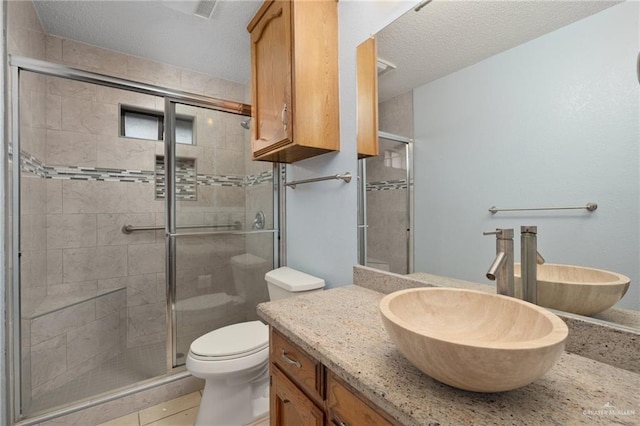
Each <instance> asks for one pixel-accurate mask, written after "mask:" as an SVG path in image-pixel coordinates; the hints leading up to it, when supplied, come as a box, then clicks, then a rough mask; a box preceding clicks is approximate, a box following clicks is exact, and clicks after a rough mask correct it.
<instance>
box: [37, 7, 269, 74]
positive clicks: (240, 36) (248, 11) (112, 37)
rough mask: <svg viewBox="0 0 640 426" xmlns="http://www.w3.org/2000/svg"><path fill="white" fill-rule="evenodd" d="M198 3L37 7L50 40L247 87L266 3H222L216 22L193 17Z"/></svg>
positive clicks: (214, 13)
mask: <svg viewBox="0 0 640 426" xmlns="http://www.w3.org/2000/svg"><path fill="white" fill-rule="evenodd" d="M197 3H198V2H196V1H189V0H181V1H159V0H146V1H112V0H106V1H101V0H90V1H89V0H85V1H62V0H45V1H34V5H35V7H36V11H37V13H38V16H39V17H40V21H41V22H42V25H43V27H44V29H45V31H46V32H47V33H48V34H51V35H55V36H60V37H64V38H69V39H72V40H77V41H81V42H84V43H88V44H92V45H95V46H100V47H104V48H107V49H111V50H116V51H119V52H123V53H126V54H129V55H134V56H139V57H142V58H146V59H150V60H153V61H157V62H162V63H165V64H171V65H175V66H178V67H182V68H188V69H191V70H194V71H199V72H203V73H207V74H211V75H214V76H217V77H220V78H224V79H226V80H231V81H235V82H238V83H246V82H247V81H248V80H249V76H250V55H251V53H250V41H249V33H248V32H247V30H246V27H247V24H248V23H249V21H250V20H251V18H252V17H253V15H254V13H255V11H256V10H257V9H258V8H259V7H260V4H261V3H262V2H261V1H260V0H242V1H241V0H224V1H222V0H219V1H218V4H217V5H216V7H215V9H214V11H213V15H212V17H211V20H206V19H203V18H200V17H197V16H193V15H192V14H191V12H192V11H193V10H195V6H196V4H197Z"/></svg>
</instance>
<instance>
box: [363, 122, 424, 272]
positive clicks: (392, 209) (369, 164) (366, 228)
mask: <svg viewBox="0 0 640 426" xmlns="http://www.w3.org/2000/svg"><path fill="white" fill-rule="evenodd" d="M378 143H379V146H380V154H379V155H378V156H376V157H369V158H364V159H361V160H359V161H358V183H359V191H358V222H359V225H358V231H359V232H358V241H359V244H358V251H359V252H358V258H359V263H360V264H361V265H366V266H370V267H372V268H376V269H381V270H385V271H390V272H395V273H398V274H408V273H410V272H413V254H412V253H413V241H412V235H413V233H412V232H411V229H413V226H412V225H413V224H412V222H411V220H412V217H411V216H412V215H411V211H412V196H411V195H412V170H411V164H412V143H413V142H412V141H411V139H409V138H406V137H403V136H398V135H394V134H391V133H386V132H382V131H380V132H379V138H378Z"/></svg>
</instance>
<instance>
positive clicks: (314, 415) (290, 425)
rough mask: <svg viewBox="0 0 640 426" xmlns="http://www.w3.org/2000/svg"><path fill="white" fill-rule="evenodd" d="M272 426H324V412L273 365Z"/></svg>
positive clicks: (270, 396)
mask: <svg viewBox="0 0 640 426" xmlns="http://www.w3.org/2000/svg"><path fill="white" fill-rule="evenodd" d="M269 398H270V404H271V407H270V414H269V417H270V423H271V426H323V424H324V413H323V412H322V410H320V409H319V408H318V407H317V406H316V405H315V404H314V403H313V401H312V400H311V399H309V398H308V397H307V396H306V395H305V394H304V393H303V392H302V391H301V390H300V389H298V388H297V387H296V385H294V384H293V383H292V382H291V381H289V379H287V377H286V376H285V375H284V373H282V372H281V371H280V370H279V369H278V367H276V366H274V365H271V390H270V395H269Z"/></svg>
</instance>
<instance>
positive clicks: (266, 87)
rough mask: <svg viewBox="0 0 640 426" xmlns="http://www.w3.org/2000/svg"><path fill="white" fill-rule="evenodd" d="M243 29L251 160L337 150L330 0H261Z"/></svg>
mask: <svg viewBox="0 0 640 426" xmlns="http://www.w3.org/2000/svg"><path fill="white" fill-rule="evenodd" d="M247 30H248V31H249V33H250V34H251V71H252V78H251V83H252V84H251V98H252V100H251V102H252V112H251V121H252V122H251V145H252V152H253V159H254V160H262V161H272V162H276V161H277V162H283V163H292V162H295V161H299V160H302V159H305V158H309V157H313V156H316V155H320V154H324V153H326V152H331V151H338V150H339V149H340V127H339V94H338V9H337V2H336V0H318V1H305V0H295V1H294V0H267V1H265V2H264V3H263V5H262V6H261V7H260V9H259V10H258V11H257V12H256V15H255V16H254V17H253V19H252V20H251V22H250V23H249V25H248V26H247Z"/></svg>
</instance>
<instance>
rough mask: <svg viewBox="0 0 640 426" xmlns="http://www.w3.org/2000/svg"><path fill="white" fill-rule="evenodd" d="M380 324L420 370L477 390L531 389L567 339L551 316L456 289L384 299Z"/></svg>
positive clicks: (426, 290) (399, 294) (533, 307)
mask: <svg viewBox="0 0 640 426" xmlns="http://www.w3.org/2000/svg"><path fill="white" fill-rule="evenodd" d="M380 313H381V314H382V322H383V324H384V327H385V329H386V330H387V333H389V336H390V337H391V340H393V342H394V343H395V344H396V346H397V348H398V349H399V350H400V352H401V353H402V354H403V355H404V356H405V357H406V358H407V359H408V360H409V361H410V362H411V363H412V364H413V365H415V366H416V367H418V368H419V369H420V370H422V372H424V373H426V374H427V375H429V376H431V377H432V378H434V379H436V380H438V381H440V382H443V383H446V384H448V385H450V386H453V387H456V388H459V389H464V390H469V391H474V392H502V391H508V390H511V389H516V388H519V387H522V386H525V385H527V384H529V383H531V382H533V381H534V380H536V379H537V378H539V377H541V376H542V375H543V374H545V373H546V372H547V371H548V370H549V369H550V368H551V367H552V366H553V365H554V364H555V363H556V361H557V360H558V358H559V357H560V355H561V354H562V352H563V349H564V341H565V339H566V337H567V334H568V328H567V326H566V325H565V323H564V322H563V321H562V320H561V319H560V318H558V317H557V316H556V315H554V314H553V313H551V312H549V311H548V310H546V309H544V308H542V307H539V306H536V305H533V304H531V303H528V302H524V301H522V300H519V299H515V298H512V297H507V296H501V295H497V294H490V293H483V292H479V291H472V290H462V289H453V288H414V289H409V290H401V291H397V292H395V293H391V294H389V295H387V296H385V297H384V298H383V299H382V300H381V301H380Z"/></svg>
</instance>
